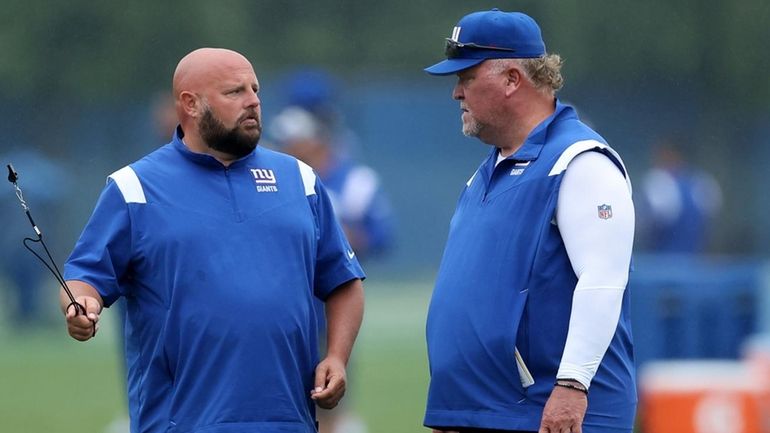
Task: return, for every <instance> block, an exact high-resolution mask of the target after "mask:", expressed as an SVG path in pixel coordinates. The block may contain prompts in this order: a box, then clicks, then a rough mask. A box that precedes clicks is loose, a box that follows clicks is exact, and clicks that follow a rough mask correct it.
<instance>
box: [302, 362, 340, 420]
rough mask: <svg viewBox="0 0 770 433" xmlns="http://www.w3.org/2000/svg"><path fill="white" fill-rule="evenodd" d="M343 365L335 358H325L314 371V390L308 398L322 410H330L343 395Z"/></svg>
mask: <svg viewBox="0 0 770 433" xmlns="http://www.w3.org/2000/svg"><path fill="white" fill-rule="evenodd" d="M345 383H346V376H345V363H343V362H342V361H340V360H339V359H337V358H332V357H327V358H325V359H324V360H323V361H321V362H320V363H319V364H318V366H317V367H316V369H315V388H314V389H313V390H311V391H310V398H311V399H313V400H315V402H316V404H317V405H318V406H319V407H321V408H323V409H332V408H334V407H335V406H337V404H339V402H340V400H342V396H343V395H345Z"/></svg>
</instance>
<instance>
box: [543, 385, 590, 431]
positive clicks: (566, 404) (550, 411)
mask: <svg viewBox="0 0 770 433" xmlns="http://www.w3.org/2000/svg"><path fill="white" fill-rule="evenodd" d="M586 408H588V398H587V397H586V395H585V394H583V393H582V392H580V391H578V390H576V389H569V388H564V387H561V386H555V387H554V388H553V391H552V392H551V396H550V397H549V398H548V401H547V402H546V403H545V409H544V410H543V419H542V420H541V421H540V430H538V433H561V432H571V433H582V432H583V417H584V416H585V414H586Z"/></svg>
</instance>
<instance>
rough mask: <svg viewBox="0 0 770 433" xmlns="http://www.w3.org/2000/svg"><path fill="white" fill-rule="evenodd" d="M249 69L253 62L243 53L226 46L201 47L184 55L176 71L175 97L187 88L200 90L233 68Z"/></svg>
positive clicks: (252, 69) (188, 89) (252, 70)
mask: <svg viewBox="0 0 770 433" xmlns="http://www.w3.org/2000/svg"><path fill="white" fill-rule="evenodd" d="M234 69H235V70H238V69H248V70H250V71H251V72H252V73H254V68H253V67H252V66H251V63H250V62H249V61H248V60H247V59H246V57H244V56H243V55H242V54H240V53H238V52H235V51H232V50H228V49H224V48H199V49H197V50H195V51H193V52H191V53H189V54H188V55H186V56H184V57H182V60H180V61H179V64H178V65H177V66H176V71H174V80H173V86H174V97H175V98H178V97H179V94H180V93H181V92H183V91H185V90H187V91H192V92H198V91H200V88H201V87H202V86H205V85H206V84H207V83H211V82H212V81H211V80H212V79H213V80H216V79H218V78H220V77H221V74H223V73H227V72H229V71H232V70H234Z"/></svg>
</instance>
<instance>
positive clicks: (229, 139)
mask: <svg viewBox="0 0 770 433" xmlns="http://www.w3.org/2000/svg"><path fill="white" fill-rule="evenodd" d="M249 115H254V113H247V114H246V115H244V117H246V116H249ZM244 117H242V118H240V119H238V121H237V122H236V124H235V127H234V128H232V129H227V128H226V127H225V125H224V123H222V121H220V120H219V119H217V118H216V117H215V116H214V113H212V112H211V108H209V107H206V111H204V112H203V116H202V117H201V121H200V123H199V125H198V129H199V130H200V134H201V137H202V138H203V141H204V142H205V143H206V145H208V147H210V148H211V149H214V150H216V151H219V152H222V153H226V154H228V155H232V156H234V157H235V158H243V157H244V156H246V155H248V154H249V153H251V152H252V151H253V150H254V149H256V147H257V143H259V138H260V136H261V135H262V124H261V122H260V119H259V118H258V117H257V126H256V127H255V128H254V129H255V130H256V134H249V133H248V132H242V131H241V130H240V129H239V128H238V125H240V123H241V121H242V120H243V118H244ZM255 117H256V116H255Z"/></svg>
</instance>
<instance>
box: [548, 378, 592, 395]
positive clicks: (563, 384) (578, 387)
mask: <svg viewBox="0 0 770 433" xmlns="http://www.w3.org/2000/svg"><path fill="white" fill-rule="evenodd" d="M571 382H572V381H571V380H568V379H559V380H557V381H556V383H555V384H554V386H561V387H562V388H569V389H574V390H576V391H580V392H582V393H583V394H585V395H588V390H587V389H585V388H583V385H576V384H574V383H571ZM578 383H580V382H578Z"/></svg>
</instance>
